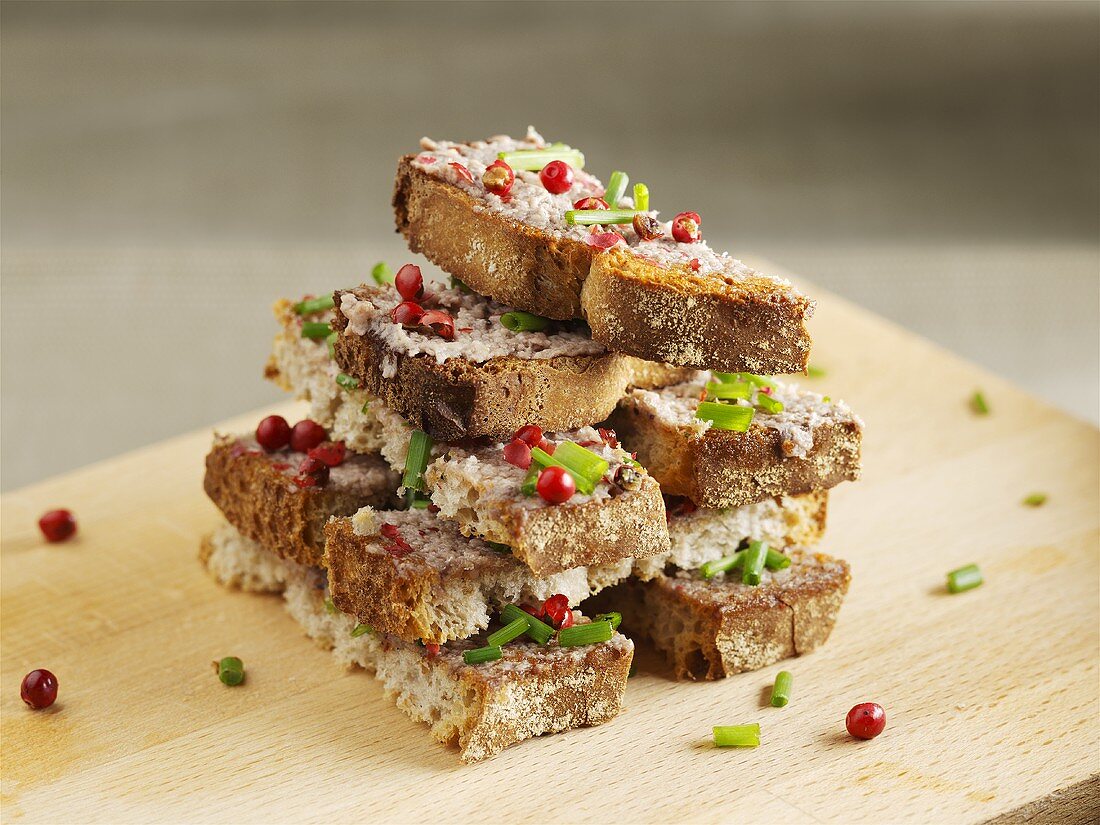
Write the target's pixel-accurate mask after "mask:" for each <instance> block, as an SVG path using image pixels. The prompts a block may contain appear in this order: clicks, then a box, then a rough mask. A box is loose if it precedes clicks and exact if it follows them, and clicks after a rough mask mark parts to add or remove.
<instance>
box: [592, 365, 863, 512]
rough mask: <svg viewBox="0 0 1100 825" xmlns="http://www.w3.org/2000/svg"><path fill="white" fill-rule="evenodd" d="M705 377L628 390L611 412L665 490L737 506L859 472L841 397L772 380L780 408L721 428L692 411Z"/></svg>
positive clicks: (857, 436)
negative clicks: (744, 427) (737, 426)
mask: <svg viewBox="0 0 1100 825" xmlns="http://www.w3.org/2000/svg"><path fill="white" fill-rule="evenodd" d="M706 378H707V376H706V374H703V376H701V377H700V378H697V379H695V380H692V381H688V382H684V383H682V384H677V385H675V386H673V387H666V388H664V389H663V390H661V391H660V392H651V391H646V390H634V391H632V392H630V393H628V394H627V395H626V396H625V397H624V398H623V399H622V401H620V402H619V405H618V407H617V408H616V410H615V412H614V413H612V415H611V417H610V419H609V424H610V425H611V426H612V427H614V428H615V431H616V432H617V433H618V434H619V437H620V438H621V439H622V441H623V444H624V445H625V446H626V447H627V448H628V449H630V450H634V451H636V452H637V456H638V461H640V462H641V463H642V465H643V466H645V467H646V469H647V470H649V472H650V474H651V475H652V476H653V477H654V478H656V479H657V481H658V482H660V485H661V489H662V490H663V491H664V493H665V494H666V495H676V496H684V497H685V498H688V499H690V500H691V501H693V502H694V503H695V504H697V505H699V506H700V507H740V506H742V505H744V504H750V503H752V502H755V501H761V500H763V499H764V498H767V497H769V496H780V495H795V494H799V493H808V492H811V491H813V490H822V489H827V488H829V487H833V486H835V485H837V484H839V483H840V482H842V481H855V480H856V479H857V478H858V477H859V472H860V446H861V443H862V438H863V422H862V421H861V420H860V419H859V417H858V416H857V415H856V414H855V413H853V412H852V410H851V409H850V408H849V407H848V405H847V404H845V403H844V402H842V401H826V400H825V399H824V398H823V397H822V396H820V395H818V394H817V393H813V392H809V391H807V390H802V389H799V388H797V387H795V386H793V385H789V384H783V383H781V382H779V381H776V382H774V384H775V388H774V389H773V390H772V393H771V395H772V397H773V398H774V399H775V400H777V401H779V402H781V403H782V404H783V405H784V409H783V411H782V412H780V413H777V414H774V415H769V414H767V413H765V412H763V411H761V410H759V409H758V410H757V411H756V413H755V417H754V418H753V421H752V424H751V425H750V427H749V429H748V431H747V432H734V431H731V430H720V429H717V428H715V427H712V426H710V425H709V423H708V422H706V421H702V420H700V419H699V418H697V417H696V410H697V408H698V406H699V401H700V396H701V395H702V394H703V392H704V390H705V385H706Z"/></svg>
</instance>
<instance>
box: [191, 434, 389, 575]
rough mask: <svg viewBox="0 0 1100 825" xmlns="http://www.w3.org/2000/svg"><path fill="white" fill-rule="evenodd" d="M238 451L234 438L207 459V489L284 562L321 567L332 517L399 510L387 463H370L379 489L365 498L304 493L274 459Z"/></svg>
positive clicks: (220, 442)
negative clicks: (365, 509) (368, 509)
mask: <svg viewBox="0 0 1100 825" xmlns="http://www.w3.org/2000/svg"><path fill="white" fill-rule="evenodd" d="M235 445H236V439H234V438H232V437H219V438H217V439H216V440H215V442H214V446H213V448H212V449H211V451H210V453H209V454H208V455H207V456H206V476H205V478H204V479H203V489H204V490H205V491H206V494H207V496H209V497H210V500H211V501H213V502H214V504H215V505H217V507H218V509H219V510H221V511H222V513H223V514H224V515H225V517H226V519H227V520H228V521H229V522H230V523H231V524H232V525H233V526H234V527H236V528H237V529H238V530H240V531H241V532H242V533H243V534H244V535H245V536H247V537H248V538H250V539H252V540H253V541H257V542H259V543H261V544H263V545H264V546H265V547H269V548H271V551H272V552H273V553H275V554H277V555H278V556H280V557H282V558H285V559H290V560H292V561H295V562H298V563H300V564H320V562H321V556H322V553H323V551H324V541H325V537H324V526H325V522H327V521H328V520H329V518H330V517H331V516H334V515H337V516H346V515H351V514H352V513H355V512H356V511H358V510H359V509H360V508H362V507H366V506H371V507H390V506H395V505H396V504H397V498H396V492H395V491H396V489H397V485H398V483H399V481H400V480H399V478H398V476H397V474H396V473H394V472H393V471H391V470H390V469H389V466H388V465H387V464H386V462H385V461H383V460H382V458H381V457H375V460H374V461H371V462H369V463H370V464H371V465H372V472H374V471H375V470H376V471H377V473H378V478H379V483H378V485H377V487H376V488H375V489H373V490H372V491H368V493H367V494H366V495H364V494H362V491H358V492H352V491H349V490H339V489H334V488H333V487H309V488H302V487H299V486H297V485H296V484H294V483H293V482H291V481H290V480H289V479H288V478H287V476H286V475H285V474H284V473H282V472H281V471H279V470H277V469H276V468H275V466H274V463H273V461H272V459H271V457H269V456H267V455H264V454H256V453H250V452H240V451H239V450H237V449H235ZM373 465H376V466H373Z"/></svg>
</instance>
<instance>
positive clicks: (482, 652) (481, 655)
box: [462, 647, 504, 665]
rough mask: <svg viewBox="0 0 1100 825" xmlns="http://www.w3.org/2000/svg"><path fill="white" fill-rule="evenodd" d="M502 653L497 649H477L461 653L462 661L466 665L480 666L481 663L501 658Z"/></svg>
mask: <svg viewBox="0 0 1100 825" xmlns="http://www.w3.org/2000/svg"><path fill="white" fill-rule="evenodd" d="M503 656H504V651H503V650H501V649H500V648H499V647H478V648H475V649H474V650H465V651H463V652H462V661H464V662H465V663H466V664H468V665H480V664H481V663H482V662H493V661H496V660H497V659H500V658H503Z"/></svg>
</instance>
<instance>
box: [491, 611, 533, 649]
mask: <svg viewBox="0 0 1100 825" xmlns="http://www.w3.org/2000/svg"><path fill="white" fill-rule="evenodd" d="M526 632H527V620H526V619H522V618H521V619H516V620H515V621H511V622H508V624H506V625H504V627H502V628H501V629H500V630H498V631H496V632H495V633H490V634H489V638H488V639H486V640H485V643H486V644H487V645H489V647H500V646H501V645H506V644H508V642H510V641H512V640H513V639H515V638H518V637H520V636H522V635H523V634H524V633H526Z"/></svg>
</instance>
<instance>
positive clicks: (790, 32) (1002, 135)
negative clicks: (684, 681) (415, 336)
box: [0, 0, 1100, 489]
mask: <svg viewBox="0 0 1100 825" xmlns="http://www.w3.org/2000/svg"><path fill="white" fill-rule="evenodd" d="M0 15H2V20H0V38H2V43H0V61H2V66H0V77H2V84H3V88H2V98H0V99H2V110H3V111H2V117H0V129H2V135H0V140H2V157H0V166H2V169H0V178H2V184H3V185H2V190H0V197H2V203H0V208H2V244H3V247H2V274H0V283H2V327H0V329H2V339H3V340H2V360H3V363H2V370H3V372H2V381H3V387H2V393H0V397H2V420H3V428H2V438H3V445H2V449H3V457H2V465H0V468H2V480H0V481H2V485H3V487H4V488H6V489H10V488H11V487H14V486H18V485H21V484H25V483H28V482H31V481H34V480H36V479H39V478H42V477H44V476H46V475H49V474H53V473H57V472H60V471H63V470H66V469H69V468H72V467H75V466H78V465H81V464H84V463H87V462H89V461H93V460H95V459H98V458H102V457H105V456H108V455H112V454H114V453H117V452H120V451H122V450H125V449H129V448H132V447H136V446H139V445H142V444H145V443H148V442H152V441H155V440H157V439H161V438H164V437H167V436H170V435H173V434H176V433H179V432H181V431H184V430H186V429H190V428H195V427H198V426H202V425H206V424H209V423H211V422H213V421H215V420H217V419H219V418H221V417H224V416H226V415H229V414H231V413H236V412H240V411H243V410H245V409H248V408H250V407H254V406H258V405H261V404H263V403H266V402H269V401H272V400H274V399H276V398H278V397H279V393H278V392H277V391H276V390H275V389H274V388H273V387H270V386H268V385H266V384H265V382H263V381H262V380H261V369H262V364H263V361H264V358H265V355H266V351H267V348H268V345H269V342H270V336H271V335H272V333H273V330H274V327H273V322H272V319H271V316H270V312H269V306H270V304H271V303H272V301H273V300H274V299H275V298H277V297H280V296H283V295H300V294H302V293H305V292H322V291H327V290H330V289H332V288H333V287H334V286H344V285H350V284H353V283H358V282H359V281H360V279H361V278H362V277H364V275H365V274H366V272H367V271H368V269H369V267H370V265H371V264H373V263H374V262H375V261H377V260H379V259H386V260H388V261H390V262H391V263H393V264H400V263H402V262H403V261H404V260H405V259H406V258H407V257H408V256H407V253H405V252H404V251H403V246H402V244H401V242H400V240H399V239H398V237H397V236H396V235H394V233H393V222H392V218H391V214H390V210H389V195H390V187H391V179H392V173H393V170H394V166H395V161H396V158H397V157H398V156H399V155H401V154H402V153H405V152H407V151H411V150H412V149H414V148H415V146H416V141H417V139H418V138H419V137H420V136H421V135H425V134H427V135H433V136H440V137H448V138H459V139H471V138H479V137H484V136H486V135H489V134H494V133H501V132H522V131H523V130H524V129H525V128H526V126H527V125H528V124H529V123H531V124H534V125H536V126H537V127H538V128H539V129H540V130H541V131H542V132H543V134H545V135H546V136H547V137H548V138H551V139H555V140H564V141H567V142H570V143H572V144H574V145H577V146H579V147H581V148H583V149H584V150H585V152H586V154H587V157H588V160H589V166H590V168H591V169H592V170H593V171H595V172H596V173H597V174H600V175H602V176H606V174H607V173H608V172H609V171H610V169H611V168H612V167H613V166H614V167H616V168H623V169H626V170H628V171H629V172H630V173H631V174H632V175H633V176H635V177H637V178H641V179H644V180H645V181H646V182H647V183H648V184H649V186H650V189H651V190H652V191H653V192H654V193H655V198H656V202H657V204H659V205H662V208H664V209H666V210H667V211H669V212H676V211H680V210H681V209H693V210H696V211H699V212H700V213H702V214H703V215H704V217H705V221H706V224H705V228H706V234H707V237H708V239H709V240H710V241H711V243H712V244H714V245H716V246H718V247H719V248H723V247H724V248H727V249H730V250H731V251H733V252H734V253H735V254H736V255H738V256H739V257H747V258H750V259H754V260H755V259H760V258H766V259H769V260H772V261H775V262H777V263H779V264H781V265H782V266H784V267H786V268H788V269H790V270H793V271H794V272H796V273H798V274H799V275H800V276H802V277H804V278H806V279H808V280H809V281H810V282H812V283H815V284H817V285H819V286H821V287H824V288H826V289H829V290H833V291H835V292H838V293H840V294H842V295H844V296H846V297H847V298H849V299H851V300H853V301H856V302H858V303H860V304H862V305H864V306H866V307H869V308H871V309H872V310H874V311H876V312H879V313H882V314H884V315H887V316H889V317H890V318H892V319H894V320H895V321H897V322H899V323H901V324H903V325H905V326H906V327H908V328H910V329H912V330H915V331H916V332H918V333H920V334H923V335H925V336H928V337H931V338H932V339H934V340H936V341H938V342H940V343H942V344H943V345H945V346H947V347H949V348H951V349H953V350H955V351H957V352H959V353H961V354H963V355H965V356H966V357H969V358H971V359H974V360H976V361H978V362H980V363H982V364H984V365H985V366H987V367H990V368H992V369H993V370H995V371H997V372H999V373H1001V374H1004V375H1006V376H1009V377H1011V378H1012V379H1013V380H1015V381H1017V382H1018V383H1020V384H1022V385H1024V386H1025V387H1027V388H1029V389H1031V390H1032V391H1033V392H1035V393H1038V394H1042V395H1044V396H1046V397H1047V398H1048V399H1049V400H1050V401H1052V402H1053V403H1055V404H1057V405H1059V406H1062V407H1064V408H1066V409H1068V410H1070V411H1072V412H1074V413H1076V414H1077V415H1079V416H1082V417H1085V418H1090V419H1092V420H1096V419H1097V403H1098V401H1097V374H1098V364H1097V353H1098V349H1100V342H1098V321H1097V311H1098V303H1100V254H1098V243H1100V238H1098V215H1100V167H1098V153H1097V141H1098V137H1100V109H1098V106H1100V103H1098V101H1100V85H1098V84H1100V81H1098V78H1100V5H1098V4H1097V3H1093V2H1088V3H1069V4H1060V3H1037V4H1031V3H1012V4H1003V3H942V4H941V3H919V4H911V3H777V4H756V3H754V4H739V3H738V4H726V3H705V4H694V3H671V2H670V3H643V4H635V3H614V4H601V3H597V2H592V1H591V0H589V2H584V3H538V4H535V3H522V4H521V3H485V4H482V3H472V4H466V3H447V4H441V5H436V4H428V3H402V4H389V3H369V4H367V3H364V4H350V3H339V4H331V5H330V4H326V3H306V4H300V5H299V4H290V3H278V4H274V3H273V4H264V3H245V4H239V5H238V4H233V3H216V4H205V3H201V2H187V3H165V2H162V3H123V4H112V3H82V4H67V3H26V4H24V3H20V2H12V0H6V1H5V2H4V3H3V4H2V5H0ZM872 343H873V342H872Z"/></svg>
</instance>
